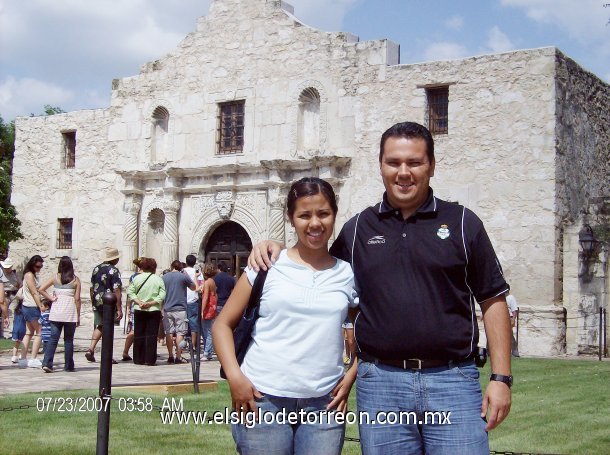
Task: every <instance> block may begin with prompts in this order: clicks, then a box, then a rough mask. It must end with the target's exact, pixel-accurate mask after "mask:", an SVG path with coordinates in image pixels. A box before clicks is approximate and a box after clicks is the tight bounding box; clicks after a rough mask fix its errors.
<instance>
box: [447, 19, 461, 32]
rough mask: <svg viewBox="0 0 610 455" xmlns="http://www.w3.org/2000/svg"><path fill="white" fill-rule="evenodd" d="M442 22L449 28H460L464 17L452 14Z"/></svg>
mask: <svg viewBox="0 0 610 455" xmlns="http://www.w3.org/2000/svg"><path fill="white" fill-rule="evenodd" d="M444 24H445V26H446V27H447V28H450V29H451V30H461V29H462V27H463V26H464V18H463V17H462V16H453V17H450V18H449V19H447V20H446V21H445V22H444Z"/></svg>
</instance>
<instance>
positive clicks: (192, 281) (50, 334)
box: [0, 248, 235, 373]
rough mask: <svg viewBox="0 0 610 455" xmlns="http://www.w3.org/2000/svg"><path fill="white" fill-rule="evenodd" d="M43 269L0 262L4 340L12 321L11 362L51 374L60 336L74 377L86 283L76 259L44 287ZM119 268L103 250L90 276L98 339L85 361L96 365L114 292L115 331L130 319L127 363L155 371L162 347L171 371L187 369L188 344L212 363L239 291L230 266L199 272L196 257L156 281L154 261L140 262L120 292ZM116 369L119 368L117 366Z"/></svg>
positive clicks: (65, 262) (36, 262)
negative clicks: (216, 336)
mask: <svg viewBox="0 0 610 455" xmlns="http://www.w3.org/2000/svg"><path fill="white" fill-rule="evenodd" d="M44 262H45V261H44V259H43V258H42V256H40V255H34V256H32V257H31V258H30V259H29V260H28V262H27V263H26V264H25V266H24V270H23V273H22V274H19V273H18V272H17V270H16V268H15V265H16V264H15V263H14V261H13V260H12V259H11V258H10V257H9V258H6V259H4V260H2V261H0V265H1V269H0V311H1V317H2V323H1V324H0V327H1V328H2V333H0V336H2V337H4V336H5V335H4V331H5V330H6V331H7V332H8V329H9V327H10V320H11V318H12V330H11V331H10V337H11V339H12V340H13V341H14V343H15V344H14V347H13V352H12V355H11V362H12V363H13V364H17V365H18V366H20V367H30V368H41V369H42V370H44V371H45V372H47V373H52V372H53V371H54V357H55V351H56V350H57V346H58V344H59V342H60V338H61V334H62V332H63V346H64V365H63V367H64V370H65V371H70V372H71V371H74V370H75V368H74V335H75V331H76V327H78V326H80V323H81V280H80V278H79V277H78V276H77V275H76V274H75V271H74V265H73V263H72V260H71V258H70V257H68V256H63V257H62V258H61V259H60V261H59V265H58V267H57V271H56V273H53V274H52V275H51V276H48V277H45V278H46V281H43V280H41V276H44V275H45V274H44V273H42V269H43V267H44ZM118 262H119V252H118V250H117V249H115V248H106V249H105V251H104V255H103V258H102V261H101V263H100V264H99V265H97V266H96V267H95V268H94V269H93V271H92V274H91V285H90V292H89V295H90V299H91V305H92V310H93V333H92V336H91V342H90V344H89V348H88V349H87V351H86V353H85V358H86V359H87V360H88V361H89V362H95V361H96V358H95V352H96V351H95V350H96V346H97V343H98V342H99V340H100V339H101V337H102V325H103V296H104V294H105V293H106V292H108V291H109V292H111V293H113V294H114V295H115V297H116V306H115V308H114V314H113V319H114V323H115V324H117V325H118V324H119V323H120V321H121V320H122V319H123V316H125V318H126V319H127V324H126V337H125V345H124V349H123V352H122V359H121V360H122V361H124V362H128V361H133V362H134V363H135V364H141V365H149V366H152V365H155V364H156V363H157V360H158V357H159V356H158V354H157V346H158V345H159V344H161V345H165V347H166V348H167V352H168V359H167V363H172V364H173V363H178V364H180V363H187V362H188V360H186V359H185V358H184V357H183V355H182V354H183V351H184V350H185V348H186V346H188V343H187V341H190V342H191V343H192V347H193V348H194V349H193V351H194V352H196V351H197V347H198V346H197V345H198V344H199V343H200V344H201V346H200V347H199V348H200V352H201V353H202V354H201V356H200V358H199V360H201V361H210V360H213V358H214V355H215V353H214V349H213V345H212V334H211V328H212V324H213V322H214V320H215V319H216V316H217V314H218V312H219V311H220V310H222V306H223V305H224V303H225V302H226V301H227V299H228V297H229V295H230V294H231V291H232V290H233V287H234V286H235V277H234V276H232V275H231V274H230V273H229V268H228V266H227V265H226V263H224V262H222V261H221V262H219V263H218V264H215V263H206V264H198V263H197V258H196V256H194V255H192V254H191V255H188V256H187V257H186V261H185V262H180V261H179V260H175V261H173V262H172V263H171V265H170V268H169V269H167V270H164V271H163V272H162V273H159V274H157V262H156V260H155V259H153V258H147V257H140V258H137V259H135V260H134V261H133V264H134V266H135V267H136V272H135V273H133V274H132V275H131V276H130V278H129V284H128V286H126V289H125V290H123V282H122V279H121V274H120V271H119V270H118V268H117V264H118ZM124 291H125V292H124ZM85 292H86V291H85ZM124 295H125V296H126V303H125V305H124V307H123V305H122V302H123V296H124ZM123 308H124V310H123ZM198 334H199V336H198ZM41 347H42V353H41ZM130 352H131V353H132V355H133V357H132V355H130ZM113 363H118V362H117V361H116V360H114V359H113Z"/></svg>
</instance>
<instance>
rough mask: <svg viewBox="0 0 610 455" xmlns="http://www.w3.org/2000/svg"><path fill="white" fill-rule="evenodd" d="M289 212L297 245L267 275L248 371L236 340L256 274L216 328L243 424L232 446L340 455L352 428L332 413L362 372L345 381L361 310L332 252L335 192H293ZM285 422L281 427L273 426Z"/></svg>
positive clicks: (299, 188) (295, 188)
mask: <svg viewBox="0 0 610 455" xmlns="http://www.w3.org/2000/svg"><path fill="white" fill-rule="evenodd" d="M286 206H287V215H288V218H289V220H290V222H291V223H292V225H293V226H294V228H295V231H296V234H297V237H298V241H297V243H296V245H294V246H293V247H292V248H289V249H288V250H285V251H283V252H282V253H281V254H280V257H279V258H278V260H277V262H276V263H275V264H274V266H273V268H271V269H270V270H269V272H268V274H267V278H266V280H265V285H264V288H263V293H262V296H261V300H260V316H259V319H258V320H257V322H256V325H255V328H254V331H253V333H252V342H251V344H250V347H249V349H248V352H247V353H246V356H245V359H244V362H243V364H242V365H241V368H240V366H239V364H238V362H237V359H236V357H235V346H234V343H233V335H232V333H233V329H234V328H235V327H236V326H237V324H238V322H239V321H240V318H241V316H242V314H243V312H244V309H245V308H246V306H247V304H248V299H249V297H250V293H251V290H252V283H253V282H254V278H255V277H256V272H254V271H253V270H252V269H246V273H244V274H243V275H242V276H241V278H240V279H239V281H238V283H237V285H236V287H235V289H234V290H233V293H232V294H231V297H230V298H229V300H228V301H227V304H226V305H225V306H224V309H223V311H222V312H221V313H220V315H219V316H218V317H217V319H216V322H215V324H214V327H213V328H212V334H213V341H214V346H215V347H216V352H217V354H218V358H219V359H220V362H221V364H222V366H223V368H224V370H225V373H226V375H227V379H228V381H229V386H230V389H231V397H232V402H233V403H232V404H233V408H234V409H235V411H236V412H237V413H238V415H240V416H241V417H242V419H243V421H242V422H241V423H240V424H234V425H233V437H234V439H235V442H236V444H237V450H238V452H239V453H240V454H242V455H252V454H280V453H281V454H293V453H295V454H325V455H332V454H339V453H341V448H342V446H343V437H344V433H345V426H344V424H340V423H337V422H336V421H335V420H334V419H333V413H329V412H327V411H331V410H332V411H339V412H345V411H346V409H347V398H348V395H349V392H350V389H351V387H352V385H353V383H354V380H355V377H356V369H355V368H350V370H349V371H348V372H347V373H344V369H343V336H342V330H341V323H342V322H343V321H344V319H345V317H346V315H347V311H348V307H349V306H354V295H355V293H354V278H353V273H352V270H351V267H350V265H349V264H348V263H346V262H344V261H341V260H339V259H336V258H334V257H332V256H331V255H330V254H329V252H328V241H329V239H330V237H331V235H332V233H333V228H334V224H335V216H336V214H337V203H336V199H335V194H334V191H333V189H332V187H331V186H330V184H328V182H326V181H324V180H321V179H319V178H304V179H301V180H299V181H297V182H295V183H294V184H293V185H292V187H291V188H290V191H289V193H288V198H287V203H286ZM250 411H257V412H258V416H261V417H260V421H259V420H256V424H254V425H252V423H254V422H253V416H254V417H256V416H257V414H253V413H249V412H250ZM247 413H249V414H247ZM282 413H284V415H286V416H287V417H286V418H285V419H284V421H283V423H282V422H281V421H280V422H277V420H274V421H271V420H272V418H273V417H277V416H278V415H280V416H281V415H282ZM263 414H264V415H265V416H266V417H262V415H263ZM289 414H290V415H292V416H294V417H292V419H293V420H290V422H289V419H290V417H288V415H289ZM257 418H258V417H257ZM295 419H296V420H295Z"/></svg>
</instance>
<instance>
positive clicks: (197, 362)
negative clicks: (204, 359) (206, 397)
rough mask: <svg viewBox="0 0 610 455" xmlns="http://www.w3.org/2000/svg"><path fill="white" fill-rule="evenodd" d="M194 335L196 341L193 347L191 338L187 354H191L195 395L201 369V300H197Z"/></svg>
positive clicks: (197, 390)
mask: <svg viewBox="0 0 610 455" xmlns="http://www.w3.org/2000/svg"><path fill="white" fill-rule="evenodd" d="M196 329H197V330H196V331H195V333H196V334H197V337H196V338H195V339H196V340H197V341H196V342H195V346H193V343H192V337H191V340H190V342H189V352H190V354H191V372H192V374H193V389H194V391H195V393H199V370H200V367H201V358H200V355H201V299H198V300H197V327H196Z"/></svg>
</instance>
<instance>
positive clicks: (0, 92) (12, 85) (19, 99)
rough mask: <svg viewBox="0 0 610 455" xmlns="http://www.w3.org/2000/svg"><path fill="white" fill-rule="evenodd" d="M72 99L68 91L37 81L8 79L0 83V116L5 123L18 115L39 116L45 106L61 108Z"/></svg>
mask: <svg viewBox="0 0 610 455" xmlns="http://www.w3.org/2000/svg"><path fill="white" fill-rule="evenodd" d="M73 99H74V93H73V92H71V91H70V90H67V89H65V88H63V87H60V86H58V85H54V84H49V83H47V82H44V81H40V80H37V79H31V78H23V79H15V78H13V77H9V78H7V79H6V80H3V81H0V114H1V115H2V117H3V118H4V119H5V120H7V121H9V120H13V119H14V118H15V117H16V116H18V115H29V114H36V115H39V114H41V113H42V111H43V107H44V105H45V104H50V105H51V106H59V107H62V108H63V107H64V106H66V105H67V104H68V103H70V102H71V101H72V100H73ZM41 100H44V101H41ZM64 109H65V108H64Z"/></svg>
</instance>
